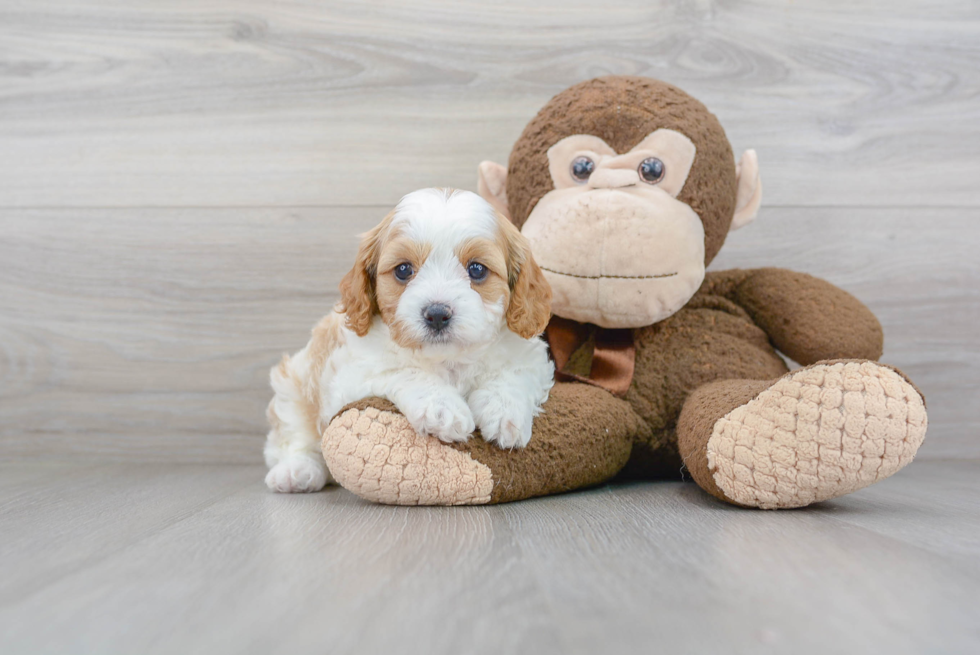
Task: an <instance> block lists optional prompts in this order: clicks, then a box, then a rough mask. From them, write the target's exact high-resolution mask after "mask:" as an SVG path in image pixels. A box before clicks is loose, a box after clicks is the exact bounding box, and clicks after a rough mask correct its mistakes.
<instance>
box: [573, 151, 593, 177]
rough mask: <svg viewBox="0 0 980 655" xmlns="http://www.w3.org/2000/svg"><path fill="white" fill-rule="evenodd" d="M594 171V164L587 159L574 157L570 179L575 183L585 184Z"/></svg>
mask: <svg viewBox="0 0 980 655" xmlns="http://www.w3.org/2000/svg"><path fill="white" fill-rule="evenodd" d="M594 170H595V162H594V161H592V160H591V159H589V158H588V157H585V156H582V157H576V158H575V159H573V160H572V168H571V173H572V179H574V180H575V181H576V182H585V181H586V180H587V179H589V176H590V175H592V171H594Z"/></svg>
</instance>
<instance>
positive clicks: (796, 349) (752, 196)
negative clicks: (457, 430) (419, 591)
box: [322, 77, 926, 509]
mask: <svg viewBox="0 0 980 655" xmlns="http://www.w3.org/2000/svg"><path fill="white" fill-rule="evenodd" d="M479 191H480V193H481V195H483V196H484V197H485V198H486V199H487V200H488V201H490V202H491V203H492V204H493V205H494V206H495V207H496V208H497V209H498V210H499V211H500V212H501V213H504V214H505V215H507V216H508V217H509V218H510V220H511V221H513V223H514V224H515V225H516V226H518V227H519V228H521V231H522V232H523V233H524V234H525V235H526V236H527V238H528V239H529V241H530V242H531V246H532V248H533V251H534V256H535V259H536V260H537V262H538V263H539V265H540V266H541V268H542V270H543V271H544V272H545V277H546V278H547V279H548V282H549V283H550V284H551V286H552V289H553V292H554V298H553V312H554V314H555V316H554V317H553V319H552V321H551V323H550V324H549V326H548V330H547V332H546V337H547V339H548V341H549V345H550V347H551V352H552V356H553V358H554V359H555V363H556V368H557V369H558V373H557V379H558V382H557V383H556V384H555V386H554V388H553V389H552V392H551V396H550V399H549V400H548V402H547V403H546V405H545V407H544V413H543V414H542V415H541V416H539V417H538V418H537V419H536V420H535V424H534V431H533V435H532V438H531V442H530V444H529V445H528V446H527V447H526V448H524V449H521V450H500V449H498V448H496V447H494V446H491V445H489V444H487V443H486V442H484V441H483V440H482V439H479V438H477V437H474V438H472V439H470V440H469V441H468V442H466V443H461V444H445V443H442V442H439V441H437V440H435V439H433V438H429V437H422V436H420V435H418V434H416V433H415V432H414V431H413V430H412V429H411V427H409V426H408V423H407V421H406V420H405V419H404V417H402V416H401V415H400V414H399V413H398V412H397V410H396V409H395V408H394V406H393V405H391V404H390V403H388V402H386V401H384V400H380V399H376V398H375V399H367V400H364V401H361V402H358V403H354V404H352V405H349V406H348V407H346V408H345V409H344V410H342V411H341V412H340V413H339V414H338V415H337V416H336V417H335V418H334V420H333V421H332V422H331V423H330V425H329V426H328V427H327V429H326V430H325V431H324V437H323V444H322V446H323V454H324V457H325V459H326V462H327V466H328V467H329V468H330V471H331V473H332V474H333V475H334V477H335V478H336V479H337V481H338V482H339V483H340V484H341V485H343V486H344V487H346V488H347V489H349V490H351V491H353V492H354V493H356V494H358V495H360V496H362V497H364V498H368V499H371V500H374V501H377V502H381V503H392V504H430V505H432V504H484V503H499V502H507V501H513V500H519V499H523V498H529V497H532V496H540V495H544V494H552V493H558V492H563V491H569V490H573V489H578V488H582V487H586V486H589V485H595V484H598V483H601V482H604V481H606V480H609V479H611V478H613V477H614V476H617V475H621V476H627V475H628V476H631V477H634V478H675V479H676V478H678V477H680V476H682V475H685V474H686V475H687V476H689V477H690V478H693V479H694V481H695V482H696V483H697V484H698V485H700V486H701V488H702V489H704V490H705V491H706V492H708V493H709V494H711V495H713V496H715V497H717V498H719V499H721V500H724V501H726V502H729V503H733V504H736V505H741V506H745V507H759V508H766V509H773V508H786V507H801V506H804V505H808V504H810V503H814V502H818V501H821V500H827V499H829V498H834V497H837V496H840V495H842V494H846V493H850V492H852V491H855V490H857V489H861V488H863V487H866V486H868V485H870V484H873V483H874V482H877V481H879V480H883V479H884V478H886V477H888V476H890V475H892V474H893V473H895V472H896V471H898V470H899V469H901V468H902V467H903V466H905V465H906V464H908V463H909V462H910V461H911V460H912V457H913V456H914V455H915V453H916V450H917V449H918V448H919V445H920V444H921V443H922V439H923V437H924V435H925V431H926V411H925V404H924V401H923V397H922V395H921V394H920V393H919V391H918V390H917V389H916V387H915V385H913V384H912V382H911V381H910V380H909V379H908V378H907V377H906V376H905V375H903V374H902V373H901V372H900V371H898V370H896V369H894V368H892V367H890V366H887V365H883V364H879V363H878V362H877V359H878V357H880V355H881V351H882V330H881V326H880V324H879V323H878V321H877V319H876V318H875V317H874V315H873V314H872V313H871V312H870V311H869V310H868V309H867V308H866V307H865V306H864V305H863V304H861V303H860V302H859V301H858V300H857V299H855V298H854V297H853V296H851V295H850V294H848V293H846V292H844V291H842V290H840V289H838V288H836V287H834V286H833V285H831V284H829V283H828V282H825V281H823V280H820V279H817V278H814V277H811V276H809V275H805V274H802V273H794V272H791V271H788V270H783V269H778V268H760V269H751V270H729V271H719V272H710V273H706V271H705V268H706V266H707V265H708V264H709V263H710V262H711V260H712V259H714V257H715V255H717V254H718V251H719V250H720V249H721V247H722V245H723V244H724V242H725V237H726V235H727V234H728V232H729V230H733V229H737V228H739V227H741V226H743V225H745V224H746V223H748V222H750V221H751V220H752V219H753V218H754V217H755V213H756V210H757V209H758V207H759V203H760V200H761V193H762V187H761V183H760V180H759V171H758V164H757V159H756V156H755V153H754V152H753V151H748V152H746V153H745V154H743V155H742V157H741V158H740V160H739V161H738V163H737V164H736V162H735V159H734V156H733V153H732V150H731V146H730V145H729V142H728V139H727V137H726V136H725V132H724V131H723V130H722V128H721V125H720V124H719V123H718V120H717V119H716V118H715V116H714V115H713V114H711V113H710V112H709V111H708V110H707V109H706V108H705V107H704V105H702V104H701V103H700V102H698V101H697V100H695V99H694V98H692V97H691V96H689V95H687V94H686V93H684V92H683V91H681V90H680V89H677V88H676V87H673V86H671V85H668V84H665V83H663V82H659V81H656V80H652V79H645V78H638V77H605V78H599V79H595V80H591V81H588V82H584V83H581V84H578V85H576V86H573V87H571V88H569V89H567V90H565V91H563V92H562V93H560V94H558V95H557V96H555V97H554V98H552V100H551V101H550V102H548V103H547V104H546V105H545V106H544V108H542V109H541V111H540V112H538V114H537V116H535V117H534V118H533V119H532V120H531V122H530V123H529V124H528V126H527V127H526V128H525V130H524V132H523V134H522V135H521V137H520V138H519V139H518V141H517V143H516V144H515V145H514V148H513V151H512V152H511V155H510V162H509V166H508V167H507V168H504V167H503V166H500V165H497V164H493V163H491V162H484V163H483V164H481V165H480V170H479ZM780 353H782V354H783V355H785V356H787V357H789V358H791V359H792V360H794V361H796V362H798V363H799V364H800V365H801V366H802V368H799V369H796V370H793V371H790V370H789V368H788V367H787V364H786V361H785V360H784V359H783V357H781V356H780Z"/></svg>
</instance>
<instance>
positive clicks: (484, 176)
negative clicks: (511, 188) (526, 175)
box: [476, 161, 510, 220]
mask: <svg viewBox="0 0 980 655" xmlns="http://www.w3.org/2000/svg"><path fill="white" fill-rule="evenodd" d="M476 190H477V192H479V194H480V195H481V196H483V199H484V200H486V201H487V202H489V203H490V204H491V205H493V208H494V209H496V210H497V211H498V212H500V213H501V214H503V215H504V216H505V217H507V219H508V220H509V219H510V213H509V212H508V211H507V167H506V166H501V165H500V164H498V163H496V162H492V161H483V162H480V166H479V167H478V168H477V180H476Z"/></svg>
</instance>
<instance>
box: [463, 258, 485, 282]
mask: <svg viewBox="0 0 980 655" xmlns="http://www.w3.org/2000/svg"><path fill="white" fill-rule="evenodd" d="M466 272H467V273H469V274H470V279H471V280H473V281H474V282H480V281H481V280H485V279H487V275H488V274H489V273H490V269H488V268H487V267H486V266H484V265H483V264H481V263H479V262H473V263H472V264H470V265H469V266H467V267H466Z"/></svg>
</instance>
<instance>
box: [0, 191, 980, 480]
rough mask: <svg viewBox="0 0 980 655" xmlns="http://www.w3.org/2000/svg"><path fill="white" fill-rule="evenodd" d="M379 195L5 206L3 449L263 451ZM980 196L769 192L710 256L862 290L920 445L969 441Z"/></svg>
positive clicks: (959, 448)
mask: <svg viewBox="0 0 980 655" xmlns="http://www.w3.org/2000/svg"><path fill="white" fill-rule="evenodd" d="M386 211H387V208H385V207H376V208H373V207H368V208H281V209H272V208H270V209H249V210H213V209H179V210H178V209H173V210H164V209H154V210H149V209H144V210H122V209H116V210H105V209H103V210H95V209H88V210H0V261H2V262H3V266H2V267H0V306H2V307H3V308H4V309H3V312H2V313H0V456H6V457H44V458H49V457H52V456H54V457H62V458H76V457H83V458H91V459H103V458H109V459H133V460H158V461H185V462H197V461H211V462H251V461H257V458H258V456H259V452H260V449H261V443H262V438H263V435H264V430H265V424H264V415H263V412H264V408H265V404H266V403H267V402H268V398H269V391H268V382H267V375H268V369H269V367H270V366H271V365H272V364H274V363H275V362H276V361H277V360H278V358H279V356H280V355H281V353H282V352H284V351H288V350H293V349H297V348H299V347H301V346H302V345H303V344H304V343H305V341H306V339H307V336H308V334H309V329H310V327H311V326H312V325H313V324H314V323H315V322H316V321H317V320H318V318H319V317H320V316H321V315H322V314H323V313H325V312H326V311H328V310H329V308H330V307H332V305H333V303H334V302H335V301H336V299H337V293H336V288H337V284H338V282H339V281H340V277H341V276H342V274H343V273H344V272H345V271H346V270H347V269H348V267H349V266H350V265H351V263H352V261H353V256H354V251H355V249H356V236H355V235H356V234H357V233H359V232H360V231H363V230H365V229H368V228H369V227H371V226H372V225H374V224H375V223H376V222H377V221H378V220H380V217H381V216H383V215H384V214H385V213H386ZM978 242H980V213H978V210H975V209H973V210H951V209H943V210H940V209H933V210H917V209H903V210H886V209H855V208H809V209H808V208H797V209H776V208H770V209H766V210H764V211H763V213H762V215H761V218H760V219H759V221H758V223H757V224H754V225H752V226H750V227H748V228H745V229H744V230H742V231H740V232H737V233H735V234H733V235H732V236H731V238H730V240H729V243H728V245H727V246H726V248H725V250H724V251H723V252H722V254H721V256H720V257H719V259H718V261H717V263H716V264H715V265H714V266H713V267H715V268H721V267H734V266H743V267H752V266H761V265H776V266H784V267H787V268H792V269H795V270H801V271H805V272H809V273H812V274H814V275H818V276H821V277H824V278H826V279H828V280H830V281H832V282H834V283H836V284H838V285H840V286H841V287H843V288H845V289H847V290H849V291H851V292H852V293H855V294H856V295H857V296H858V297H859V298H861V299H862V300H864V301H865V302H866V303H868V305H869V306H870V307H871V308H872V309H873V310H874V311H875V312H876V313H877V314H878V316H879V318H880V319H881V321H882V324H883V325H884V327H885V332H886V337H887V338H886V343H887V347H886V353H885V360H886V361H888V362H889V363H892V364H895V365H897V366H899V367H901V368H903V369H904V370H906V371H907V372H908V373H909V374H910V375H911V376H912V378H913V379H914V380H915V381H916V383H917V384H919V385H920V386H921V388H922V389H923V390H924V392H925V393H926V396H927V398H928V401H929V410H930V419H931V423H930V429H929V436H928V438H927V441H926V444H925V446H924V447H923V450H922V456H924V457H954V456H963V457H980V438H978V437H980V333H978V332H977V330H976V325H978V324H980V284H978V281H980V263H978V260H977V258H976V256H975V250H976V243H978Z"/></svg>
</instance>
